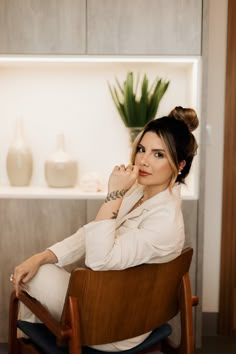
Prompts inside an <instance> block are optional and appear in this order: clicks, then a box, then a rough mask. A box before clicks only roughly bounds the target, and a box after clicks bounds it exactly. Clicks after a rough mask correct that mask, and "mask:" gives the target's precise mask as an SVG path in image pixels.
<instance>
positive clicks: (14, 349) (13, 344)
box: [8, 291, 19, 354]
mask: <svg viewBox="0 0 236 354" xmlns="http://www.w3.org/2000/svg"><path fill="white" fill-rule="evenodd" d="M9 305H10V306H9V333H8V353H9V354H18V353H19V350H18V342H17V317H18V308H19V300H18V298H17V297H16V293H15V291H13V292H12V294H11V297H10V304H9Z"/></svg>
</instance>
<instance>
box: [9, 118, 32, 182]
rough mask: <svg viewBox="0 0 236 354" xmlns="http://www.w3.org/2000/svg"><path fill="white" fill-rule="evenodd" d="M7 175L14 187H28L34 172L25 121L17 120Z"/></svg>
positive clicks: (10, 148)
mask: <svg viewBox="0 0 236 354" xmlns="http://www.w3.org/2000/svg"><path fill="white" fill-rule="evenodd" d="M6 168H7V175H8V178H9V182H10V184H11V185H12V186H28V185H29V184H30V180H31V177H32V172H33V158H32V153H31V150H30V148H29V146H28V144H27V141H26V138H25V135H24V127H23V120H22V119H21V118H17V121H16V130H15V136H14V140H13V142H12V144H11V145H10V147H9V150H8V153H7V160H6Z"/></svg>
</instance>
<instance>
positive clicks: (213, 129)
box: [203, 0, 227, 312]
mask: <svg viewBox="0 0 236 354" xmlns="http://www.w3.org/2000/svg"><path fill="white" fill-rule="evenodd" d="M226 36H227V0H223V1H222V0H209V48H208V60H209V61H208V93H207V97H208V100H207V124H208V127H209V129H210V134H209V135H208V141H207V145H206V149H207V152H206V188H205V191H206V195H205V232H204V254H203V311H205V312H218V310H219V274H220V245H221V208H222V177H223V175H222V174H223V145H224V142H223V138H224V98H225V97H224V95H225V65H226Z"/></svg>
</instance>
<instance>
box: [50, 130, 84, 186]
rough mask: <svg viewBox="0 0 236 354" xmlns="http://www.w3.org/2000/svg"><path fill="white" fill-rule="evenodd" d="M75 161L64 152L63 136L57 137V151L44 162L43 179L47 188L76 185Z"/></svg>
mask: <svg viewBox="0 0 236 354" xmlns="http://www.w3.org/2000/svg"><path fill="white" fill-rule="evenodd" d="M77 169H78V168H77V161H75V160H74V159H72V158H71V157H70V156H69V155H68V154H67V153H66V152H65V141H64V135H63V134H62V133H61V134H58V135H57V149H56V152H55V153H54V154H52V155H51V156H50V157H49V158H48V159H47V160H46V162H45V179H46V181H47V184H48V186H49V187H54V188H69V187H74V186H75V185H76V183H77Z"/></svg>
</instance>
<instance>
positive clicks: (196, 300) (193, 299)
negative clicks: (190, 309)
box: [192, 295, 199, 306]
mask: <svg viewBox="0 0 236 354" xmlns="http://www.w3.org/2000/svg"><path fill="white" fill-rule="evenodd" d="M198 304H199V298H198V296H196V295H194V296H192V306H197V305H198Z"/></svg>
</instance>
